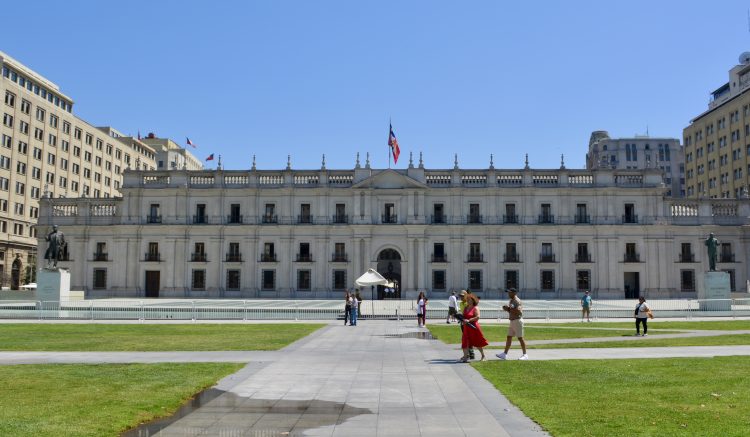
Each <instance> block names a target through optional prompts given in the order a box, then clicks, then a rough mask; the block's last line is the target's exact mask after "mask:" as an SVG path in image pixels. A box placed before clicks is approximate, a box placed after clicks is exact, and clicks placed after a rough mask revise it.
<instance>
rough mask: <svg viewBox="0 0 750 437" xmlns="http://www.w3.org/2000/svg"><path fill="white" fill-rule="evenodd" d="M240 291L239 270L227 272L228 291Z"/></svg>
mask: <svg viewBox="0 0 750 437" xmlns="http://www.w3.org/2000/svg"><path fill="white" fill-rule="evenodd" d="M239 289H240V271H239V270H235V269H232V270H227V290H239Z"/></svg>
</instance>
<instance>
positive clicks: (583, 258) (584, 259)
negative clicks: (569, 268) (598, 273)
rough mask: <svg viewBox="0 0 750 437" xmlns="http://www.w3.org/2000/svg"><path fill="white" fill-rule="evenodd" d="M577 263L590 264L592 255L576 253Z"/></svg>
mask: <svg viewBox="0 0 750 437" xmlns="http://www.w3.org/2000/svg"><path fill="white" fill-rule="evenodd" d="M576 262H577V263H590V262H591V254H590V253H576Z"/></svg>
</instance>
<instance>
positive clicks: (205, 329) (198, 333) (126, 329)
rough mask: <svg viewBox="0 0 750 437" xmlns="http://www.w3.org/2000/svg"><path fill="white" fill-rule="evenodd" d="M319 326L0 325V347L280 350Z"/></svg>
mask: <svg viewBox="0 0 750 437" xmlns="http://www.w3.org/2000/svg"><path fill="white" fill-rule="evenodd" d="M322 326H325V325H321V324H297V323H293V324H292V323H288V324H258V325H241V324H213V325H209V324H206V325H204V324H184V325H109V324H32V323H19V324H0V351H79V352H83V351H143V352H148V351H231V350H278V349H280V348H282V347H284V346H286V345H288V344H290V343H292V342H293V341H295V340H298V339H300V338H302V337H304V336H306V335H308V334H310V333H312V332H313V331H315V330H317V329H319V328H321V327H322Z"/></svg>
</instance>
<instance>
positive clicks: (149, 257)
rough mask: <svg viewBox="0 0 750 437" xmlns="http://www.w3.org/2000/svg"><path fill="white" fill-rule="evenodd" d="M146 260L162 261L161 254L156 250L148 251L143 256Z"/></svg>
mask: <svg viewBox="0 0 750 437" xmlns="http://www.w3.org/2000/svg"><path fill="white" fill-rule="evenodd" d="M143 260H144V261H161V254H160V253H155V252H146V254H145V255H144V256H143Z"/></svg>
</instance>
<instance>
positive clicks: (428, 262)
mask: <svg viewBox="0 0 750 437" xmlns="http://www.w3.org/2000/svg"><path fill="white" fill-rule="evenodd" d="M657 144H658V143H657ZM657 150H658V149H657ZM420 161H421V160H420ZM663 181H664V179H663V173H662V171H661V170H660V169H658V168H647V169H641V170H633V169H630V170H628V169H611V168H597V169H592V170H569V169H565V168H564V167H563V168H560V169H555V170H536V169H531V168H528V166H527V168H524V169H520V170H496V169H495V168H493V167H492V165H490V168H488V169H474V170H467V169H460V168H459V167H458V165H457V164H456V165H455V166H454V168H453V169H425V168H423V166H422V165H421V162H420V165H419V166H416V167H415V166H414V165H412V164H411V160H410V164H409V167H408V168H407V169H398V170H396V169H373V168H370V166H369V164H366V165H365V166H364V167H362V166H360V165H359V161H357V164H356V166H355V168H354V169H349V170H330V169H326V168H325V167H323V168H320V169H311V170H293V169H291V168H287V169H282V170H257V169H255V168H253V169H251V170H242V171H241V170H235V171H225V170H221V169H218V170H210V171H208V170H207V171H188V170H169V171H142V170H141V171H138V170H128V171H125V175H124V183H123V186H122V190H121V191H122V194H123V197H122V198H117V199H113V198H110V199H101V198H100V199H94V198H85V199H70V198H64V199H61V198H50V199H43V200H42V216H41V217H40V224H42V225H43V226H45V227H46V226H50V225H52V224H56V225H59V226H60V229H61V230H62V231H64V232H65V235H66V236H67V238H68V240H69V245H68V253H67V254H66V255H67V260H65V261H61V265H62V266H63V267H65V268H68V269H70V272H71V278H72V286H73V288H74V289H78V290H85V293H86V296H87V297H111V296H122V297H147V298H156V297H174V298H177V297H179V298H255V297H263V298H308V299H309V298H338V297H340V296H341V292H342V291H343V290H344V289H345V288H352V287H353V286H354V280H355V279H356V278H357V277H358V276H359V275H360V274H362V273H363V272H365V271H366V270H367V269H368V268H370V267H372V268H376V269H377V270H378V271H379V272H380V273H381V274H383V275H384V276H385V277H386V278H389V279H391V280H393V281H395V282H396V284H397V287H396V288H397V292H396V293H395V294H394V295H390V296H386V295H384V294H383V291H382V290H379V291H378V294H377V296H378V297H379V298H383V297H400V298H412V297H414V296H416V294H417V292H418V291H420V290H428V292H429V295H430V296H432V297H433V298H441V296H442V297H447V295H448V294H449V292H450V291H451V290H458V289H462V288H469V289H471V290H472V291H474V292H476V293H477V294H478V295H479V296H482V297H485V298H492V299H497V298H498V297H501V298H503V297H504V295H503V293H502V290H503V289H504V288H506V287H516V288H518V289H519V290H520V293H521V296H522V297H527V298H550V299H552V298H574V297H577V296H579V295H580V293H582V291H583V290H591V291H592V293H593V295H594V297H596V298H633V297H635V296H637V295H638V294H641V293H644V294H646V295H647V296H649V297H651V298H676V297H686V298H688V297H696V287H697V284H700V283H702V281H703V274H704V272H705V271H706V270H708V262H707V259H706V252H705V248H704V241H705V239H706V237H707V235H708V234H709V233H710V232H713V233H715V234H716V236H717V238H718V239H719V240H720V241H721V250H720V257H719V263H718V268H719V269H721V270H725V271H727V272H729V273H730V277H731V281H732V288H733V290H735V291H737V292H746V290H747V287H746V283H747V282H746V281H747V279H748V272H747V261H748V259H750V258H749V257H750V252H749V251H750V244H748V241H749V240H750V232H749V231H750V225H749V223H750V219H749V217H750V200H744V199H743V200H731V199H727V200H722V199H716V200H711V199H704V200H690V201H688V200H685V199H676V198H668V197H665V194H666V192H667V191H668V190H669V188H668V187H666V186H665V185H664V182H663ZM39 244H40V247H44V241H43V239H42V238H41V235H40V237H39Z"/></svg>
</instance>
